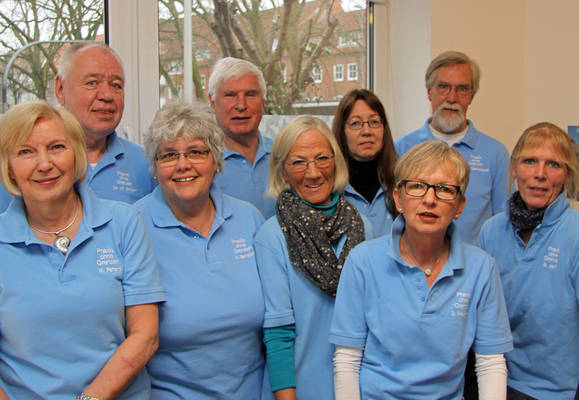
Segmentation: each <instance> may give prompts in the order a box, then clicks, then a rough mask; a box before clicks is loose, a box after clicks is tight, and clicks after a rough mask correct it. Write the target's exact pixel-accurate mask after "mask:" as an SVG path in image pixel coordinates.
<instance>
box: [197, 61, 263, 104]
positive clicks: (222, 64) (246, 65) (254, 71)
mask: <svg viewBox="0 0 579 400" xmlns="http://www.w3.org/2000/svg"><path fill="white" fill-rule="evenodd" d="M249 74H251V75H254V76H255V77H256V78H257V82H258V83H259V88H260V90H261V94H262V96H263V99H264V100H265V98H266V95H267V86H266V85H265V79H264V78H263V73H262V72H261V70H260V69H259V68H257V67H256V66H255V65H253V64H252V63H250V62H249V61H246V60H242V59H240V58H234V57H225V58H222V59H220V60H219V61H217V62H216V63H215V65H214V66H213V72H212V73H211V76H210V77H209V84H208V90H207V93H209V97H211V99H212V100H215V93H217V90H219V87H221V85H222V84H223V82H225V81H227V80H229V79H231V78H241V77H242V76H245V75H249Z"/></svg>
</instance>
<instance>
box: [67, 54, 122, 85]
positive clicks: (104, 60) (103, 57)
mask: <svg viewBox="0 0 579 400" xmlns="http://www.w3.org/2000/svg"><path fill="white" fill-rule="evenodd" d="M71 64H72V68H71V70H74V69H76V70H77V71H79V72H80V75H82V76H85V75H95V76H96V75H109V76H110V77H113V78H118V79H121V80H123V81H124V80H125V73H124V70H123V66H122V64H121V61H120V60H119V59H118V58H117V57H116V56H115V55H114V54H113V53H112V52H110V51H108V50H107V49H104V48H101V47H89V48H86V49H80V50H78V51H77V52H76V53H75V54H74V55H73V59H72V62H71Z"/></svg>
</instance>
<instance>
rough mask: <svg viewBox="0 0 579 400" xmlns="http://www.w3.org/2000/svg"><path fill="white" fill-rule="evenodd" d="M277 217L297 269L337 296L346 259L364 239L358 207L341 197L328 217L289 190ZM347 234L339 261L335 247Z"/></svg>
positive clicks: (278, 206) (282, 196) (280, 202)
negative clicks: (333, 245) (334, 244)
mask: <svg viewBox="0 0 579 400" xmlns="http://www.w3.org/2000/svg"><path fill="white" fill-rule="evenodd" d="M276 215H277V219H278V221H279V224H280V226H281V230H282V231H283V234H284V236H285V239H286V242H287V246H288V253H289V258H290V262H291V263H292V265H293V266H294V268H295V269H297V270H298V271H299V272H300V273H301V274H302V275H304V276H305V277H306V278H307V279H308V280H309V281H310V282H312V283H313V284H314V285H316V286H318V287H319V288H320V289H321V290H322V291H323V292H324V293H326V294H327V295H329V296H336V289H337V288H338V281H339V280H340V273H341V272H342V266H343V265H344V261H345V260H346V256H347V255H348V253H350V250H352V249H353V248H354V246H356V245H357V244H358V243H360V242H362V241H363V240H364V223H363V222H362V217H360V214H358V211H357V210H356V208H355V207H354V206H353V205H351V204H350V203H348V202H347V201H346V200H345V199H344V196H342V195H340V198H339V200H338V204H337V206H336V211H335V212H334V213H333V215H328V214H326V213H324V212H323V211H320V210H316V209H314V208H312V207H310V206H308V205H307V204H305V203H304V202H303V201H302V200H301V199H300V198H299V197H298V196H296V195H294V194H293V193H292V192H291V191H290V190H286V191H283V192H281V193H280V195H279V197H278V199H277V204H276ZM344 234H347V235H348V236H347V239H346V243H345V244H344V247H343V248H342V252H341V253H340V257H339V258H337V257H336V254H335V253H334V248H333V247H332V244H333V243H336V242H337V241H338V240H339V239H340V237H342V235H344Z"/></svg>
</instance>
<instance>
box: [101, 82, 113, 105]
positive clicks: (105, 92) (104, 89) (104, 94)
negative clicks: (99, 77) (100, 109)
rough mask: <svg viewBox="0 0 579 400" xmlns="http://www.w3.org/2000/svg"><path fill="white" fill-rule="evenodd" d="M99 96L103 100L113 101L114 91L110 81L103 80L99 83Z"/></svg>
mask: <svg viewBox="0 0 579 400" xmlns="http://www.w3.org/2000/svg"><path fill="white" fill-rule="evenodd" d="M98 98H99V100H102V101H111V100H112V99H113V91H112V89H111V87H110V86H109V84H108V83H106V82H102V83H100V84H99V89H98Z"/></svg>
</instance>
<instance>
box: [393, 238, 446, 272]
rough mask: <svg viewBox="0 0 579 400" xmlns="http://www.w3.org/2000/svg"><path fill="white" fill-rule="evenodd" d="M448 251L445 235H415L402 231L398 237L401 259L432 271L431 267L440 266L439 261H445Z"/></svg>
mask: <svg viewBox="0 0 579 400" xmlns="http://www.w3.org/2000/svg"><path fill="white" fill-rule="evenodd" d="M449 250H450V246H449V245H448V243H447V240H446V236H445V235H443V236H440V235H437V236H427V235H417V234H414V233H413V232H409V231H408V230H404V232H403V233H402V236H401V237H400V253H401V255H402V257H403V258H404V259H405V260H406V261H408V262H410V263H413V264H414V263H417V264H418V266H419V267H424V268H427V267H428V268H432V269H433V270H434V268H433V266H434V267H437V266H439V265H440V266H441V264H440V261H445V260H444V259H445V254H446V253H448V252H449ZM405 256H406V257H405Z"/></svg>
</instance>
